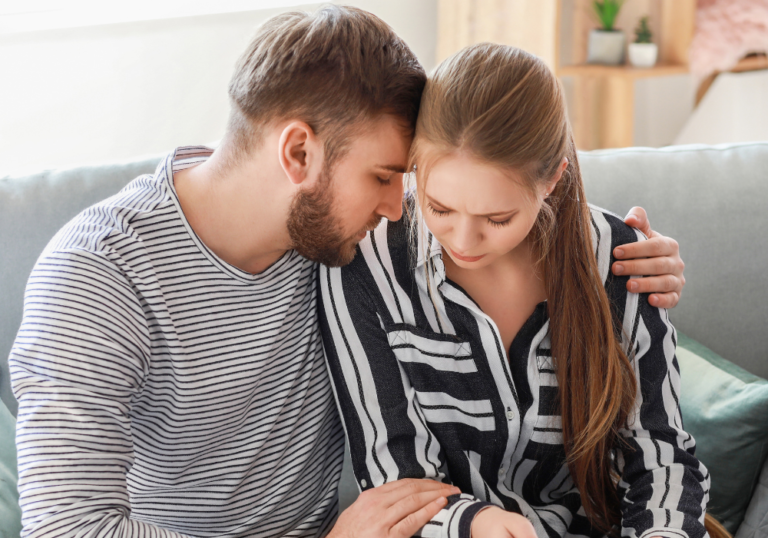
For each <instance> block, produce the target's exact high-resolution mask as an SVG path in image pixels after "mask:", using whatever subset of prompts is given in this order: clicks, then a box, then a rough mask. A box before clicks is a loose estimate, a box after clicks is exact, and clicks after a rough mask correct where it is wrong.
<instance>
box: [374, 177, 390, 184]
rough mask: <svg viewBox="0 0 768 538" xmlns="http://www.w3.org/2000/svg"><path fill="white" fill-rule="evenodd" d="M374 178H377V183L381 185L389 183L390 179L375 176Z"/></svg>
mask: <svg viewBox="0 0 768 538" xmlns="http://www.w3.org/2000/svg"><path fill="white" fill-rule="evenodd" d="M376 179H378V180H379V183H381V184H382V185H390V184H391V183H392V181H391V180H390V179H389V178H388V177H377V178H376Z"/></svg>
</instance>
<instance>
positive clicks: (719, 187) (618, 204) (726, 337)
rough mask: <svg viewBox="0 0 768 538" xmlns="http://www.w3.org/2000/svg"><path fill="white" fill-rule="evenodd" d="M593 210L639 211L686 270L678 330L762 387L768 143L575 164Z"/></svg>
mask: <svg viewBox="0 0 768 538" xmlns="http://www.w3.org/2000/svg"><path fill="white" fill-rule="evenodd" d="M579 162H580V164H581V169H582V173H583V177H584V182H585V188H586V191H587V198H588V199H589V201H590V202H592V203H594V204H596V205H598V206H600V207H604V208H606V209H610V210H612V211H614V212H616V213H619V214H621V216H624V215H625V214H626V213H627V212H628V211H629V209H630V208H631V207H632V206H633V205H639V206H642V207H644V208H645V209H646V210H647V211H648V214H649V217H650V221H651V225H652V227H653V229H655V230H658V231H659V232H661V233H663V234H665V235H669V236H671V237H674V238H675V239H677V240H678V242H679V243H680V252H681V253H682V256H683V259H684V260H685V263H686V268H685V277H686V287H685V290H684V291H683V296H682V300H681V302H680V305H679V306H678V307H677V308H675V309H673V310H671V311H670V319H671V320H672V323H673V324H674V325H675V327H676V328H677V329H678V330H680V331H681V332H683V333H685V334H686V335H688V336H690V337H691V338H693V339H695V340H697V341H699V342H701V343H702V344H704V345H706V346H707V347H709V348H710V349H712V350H713V351H715V352H716V353H718V354H720V355H721V356H723V357H725V358H726V359H728V360H730V361H731V362H734V363H736V364H738V365H739V366H741V367H742V368H745V369H746V370H749V371H750V372H752V373H754V374H756V375H759V376H760V377H763V378H768V142H755V143H745V144H733V145H722V146H672V147H669V148H663V149H650V148H627V149H620V150H603V151H594V152H590V153H585V154H582V155H581V156H580V158H579Z"/></svg>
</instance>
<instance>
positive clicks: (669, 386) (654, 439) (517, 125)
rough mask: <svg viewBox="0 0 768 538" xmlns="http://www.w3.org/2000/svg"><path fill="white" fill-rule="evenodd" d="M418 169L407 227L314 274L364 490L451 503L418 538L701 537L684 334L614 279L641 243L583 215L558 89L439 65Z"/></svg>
mask: <svg viewBox="0 0 768 538" xmlns="http://www.w3.org/2000/svg"><path fill="white" fill-rule="evenodd" d="M412 161H413V164H414V165H415V167H416V174H415V176H416V189H415V191H412V195H411V197H410V200H409V202H407V206H408V214H409V216H410V218H407V219H403V221H402V222H395V223H388V222H384V223H382V224H381V225H380V226H379V227H378V228H377V229H376V230H375V231H374V232H371V234H370V235H369V237H368V238H367V239H366V240H365V241H363V242H362V243H361V244H360V250H361V252H362V256H357V257H356V258H355V261H354V262H353V263H352V264H351V265H349V266H347V267H345V268H342V269H325V268H323V269H322V270H321V275H320V277H321V283H322V300H323V305H324V308H323V312H324V316H325V318H324V320H323V323H322V326H323V328H324V331H325V332H324V337H325V342H326V352H327V357H328V361H329V366H330V372H331V375H332V378H333V381H334V385H335V387H336V393H337V398H338V402H339V405H340V408H341V411H342V415H343V419H344V423H345V428H346V431H347V435H348V438H349V443H350V448H351V454H352V462H353V467H354V472H355V476H356V478H357V481H358V483H359V485H360V487H361V488H362V489H364V490H365V489H368V488H371V487H375V486H378V485H381V484H383V483H386V482H391V481H394V480H397V479H399V478H405V477H411V478H419V477H423V478H431V479H435V480H440V481H444V482H451V483H452V484H454V485H456V486H458V487H459V488H460V489H461V490H462V493H463V494H462V495H461V496H455V497H452V498H451V499H450V502H449V503H448V504H447V505H446V507H445V508H444V509H443V510H442V511H441V512H440V514H438V516H437V517H435V518H434V519H433V520H432V521H431V522H430V523H429V524H427V525H426V526H425V527H424V528H423V530H422V536H445V537H454V536H455V537H462V538H464V537H467V538H469V537H470V536H472V537H473V538H488V537H493V536H509V535H512V536H519V535H524V534H526V533H528V532H529V530H527V528H526V526H530V525H532V526H533V530H535V532H536V535H537V536H538V537H539V538H543V537H545V536H550V537H561V536H570V535H581V536H602V535H605V534H618V533H619V532H620V533H621V534H622V535H623V536H630V537H654V536H664V537H669V538H673V537H675V538H677V537H681V536H685V537H688V538H698V537H701V536H704V534H705V532H706V531H705V528H704V525H703V522H704V512H705V508H706V503H707V499H708V491H709V474H708V472H707V470H706V468H705V467H704V466H703V465H702V464H701V463H700V462H699V461H698V460H697V459H696V458H695V456H694V444H695V443H694V440H693V438H692V437H691V436H690V435H688V434H687V433H686V432H685V431H684V430H683V429H682V418H681V416H680V410H679V406H678V394H679V370H678V367H677V362H676V359H675V338H676V335H675V330H674V328H673V327H672V325H671V324H670V322H669V318H668V316H667V312H666V311H665V310H663V309H658V308H654V307H652V306H651V305H650V304H648V301H647V298H646V297H645V296H639V295H637V294H633V293H629V292H627V290H626V281H627V277H616V276H614V275H612V274H611V273H610V271H609V267H610V265H611V262H612V261H613V260H612V258H611V253H612V252H613V249H614V248H616V247H617V246H619V245H622V244H626V243H631V242H635V241H642V240H644V237H643V236H642V234H641V233H640V232H638V231H636V230H634V229H632V228H630V227H628V226H626V225H625V224H624V223H623V222H622V221H621V219H619V218H617V217H616V216H614V215H612V214H610V213H607V212H605V211H603V210H601V209H598V208H594V207H589V206H588V205H587V203H586V199H585V196H584V190H583V186H582V182H581V176H580V172H579V167H578V161H577V156H576V151H575V147H574V144H573V139H572V136H571V132H570V127H569V125H568V121H567V118H566V112H565V105H564V101H563V95H562V92H561V88H560V86H559V84H558V82H557V80H556V78H555V77H554V75H553V74H552V73H551V72H550V71H549V69H548V68H547V67H546V66H545V65H544V64H543V63H542V62H541V61H540V60H539V59H537V58H536V57H534V56H532V55H530V54H527V53H525V52H523V51H521V50H519V49H514V48H511V47H505V46H501V45H490V44H483V45H477V46H473V47H470V48H467V49H465V50H463V51H461V52H460V53H458V54H457V55H455V56H453V57H452V58H449V59H448V60H446V61H445V62H444V63H443V64H441V65H440V66H439V67H438V68H437V70H436V72H435V73H434V74H433V75H432V76H431V77H430V80H429V82H428V84H427V88H426V90H425V93H424V96H423V98H422V104H421V110H420V115H419V119H418V124H417V129H416V136H415V140H414V144H413V149H412Z"/></svg>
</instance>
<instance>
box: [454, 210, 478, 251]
mask: <svg viewBox="0 0 768 538" xmlns="http://www.w3.org/2000/svg"><path fill="white" fill-rule="evenodd" d="M481 240H482V237H480V232H479V230H478V229H477V227H476V226H475V225H474V223H473V222H471V220H470V219H461V220H460V221H459V222H458V223H457V224H456V226H455V227H454V229H453V248H454V249H455V250H456V253H457V254H460V255H462V256H471V255H472V254H473V252H472V249H474V248H475V247H476V246H477V245H478V244H479V243H480V241H481Z"/></svg>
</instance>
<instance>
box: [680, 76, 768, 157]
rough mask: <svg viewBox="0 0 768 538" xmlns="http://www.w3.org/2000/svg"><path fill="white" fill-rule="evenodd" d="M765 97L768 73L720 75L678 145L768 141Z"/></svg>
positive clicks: (766, 94)
mask: <svg viewBox="0 0 768 538" xmlns="http://www.w3.org/2000/svg"><path fill="white" fill-rule="evenodd" d="M766 96H768V70H765V69H763V70H762V71H754V72H746V73H722V74H720V75H718V77H717V78H716V79H715V82H714V83H713V84H712V86H711V87H710V88H709V91H708V92H707V93H706V95H705V96H704V99H702V100H701V103H699V106H698V107H696V110H695V111H694V113H693V115H692V116H691V118H690V119H689V120H688V122H687V123H686V125H685V127H684V128H683V129H682V130H681V131H680V134H679V135H678V136H677V138H676V139H675V144H724V143H730V142H751V141H753V140H768V100H767V99H766Z"/></svg>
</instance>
